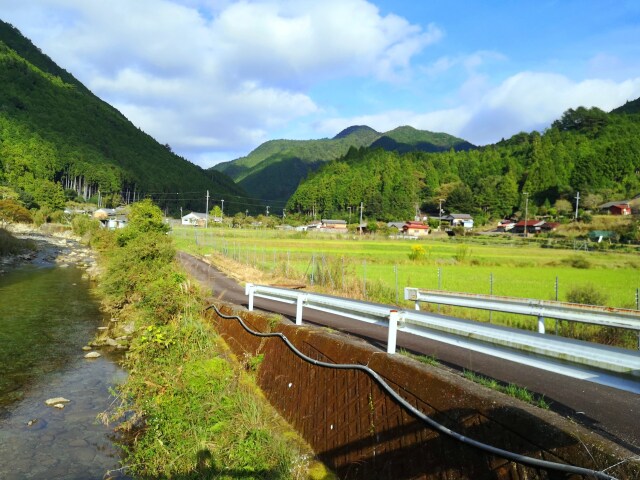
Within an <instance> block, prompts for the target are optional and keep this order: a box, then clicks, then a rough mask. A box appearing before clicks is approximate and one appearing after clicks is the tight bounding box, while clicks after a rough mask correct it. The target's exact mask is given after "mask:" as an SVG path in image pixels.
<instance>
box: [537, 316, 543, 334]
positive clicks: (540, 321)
mask: <svg viewBox="0 0 640 480" xmlns="http://www.w3.org/2000/svg"><path fill="white" fill-rule="evenodd" d="M538 333H542V334H544V317H543V316H539V317H538Z"/></svg>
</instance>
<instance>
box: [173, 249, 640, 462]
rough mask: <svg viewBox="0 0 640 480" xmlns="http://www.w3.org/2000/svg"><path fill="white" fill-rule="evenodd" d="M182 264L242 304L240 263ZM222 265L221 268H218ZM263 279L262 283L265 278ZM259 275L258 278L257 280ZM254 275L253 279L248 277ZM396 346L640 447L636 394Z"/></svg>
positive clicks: (376, 333)
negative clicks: (538, 399)
mask: <svg viewBox="0 0 640 480" xmlns="http://www.w3.org/2000/svg"><path fill="white" fill-rule="evenodd" d="M178 259H179V260H180V262H181V263H182V265H183V267H184V268H185V269H186V270H187V271H188V272H189V273H190V274H191V275H192V276H193V277H194V278H196V279H197V280H199V281H200V282H202V283H203V284H204V285H206V286H207V287H208V288H209V289H210V291H211V295H212V296H213V297H215V298H217V299H219V300H222V301H227V302H231V303H235V304H237V305H242V306H246V304H247V297H246V295H245V294H244V289H243V287H242V286H241V285H239V284H238V283H237V282H236V281H234V278H233V277H235V278H236V279H237V278H242V279H243V280H245V281H251V274H252V271H253V269H251V267H246V266H244V265H242V269H241V270H240V271H237V272H235V274H234V275H233V277H232V278H230V277H231V275H229V273H228V272H227V269H230V268H232V266H233V265H232V264H231V263H230V261H229V260H226V259H222V260H225V261H226V263H221V267H220V270H218V268H219V266H218V260H220V258H219V256H216V257H215V265H212V262H213V261H214V259H213V258H212V257H206V258H197V257H194V256H191V255H188V254H186V253H184V252H179V253H178ZM221 270H222V271H221ZM262 280H265V281H266V282H267V283H268V282H269V280H267V279H262ZM262 280H261V281H262ZM254 281H255V280H254ZM255 307H256V308H258V309H261V310H264V311H268V312H275V313H279V314H282V315H284V316H285V317H287V318H289V319H292V318H295V305H293V306H290V305H284V304H282V303H279V302H273V301H269V300H264V299H256V300H255ZM303 320H304V322H305V323H309V324H315V325H318V326H324V327H329V328H332V329H336V330H339V331H342V332H346V333H350V334H352V335H356V336H358V337H360V338H363V339H365V340H367V341H369V342H370V343H372V344H373V345H375V346H378V347H379V348H381V349H384V345H385V344H386V332H385V331H384V329H382V328H381V327H375V326H370V325H368V324H366V325H361V324H359V323H358V322H352V321H350V320H348V319H345V318H343V317H338V316H335V315H330V314H326V313H322V312H316V311H310V310H305V312H304V317H303ZM398 347H399V348H404V349H406V350H408V351H409V352H412V353H416V354H419V355H424V356H428V357H432V358H435V359H437V361H438V362H439V363H440V364H441V365H443V366H445V367H447V368H451V369H453V370H455V371H458V372H460V373H461V374H462V372H464V371H465V370H469V371H472V372H476V373H479V374H481V375H484V376H488V377H490V378H494V379H496V380H498V381H499V382H502V383H504V384H509V383H513V384H516V385H519V386H522V387H526V388H527V389H528V390H529V391H531V392H533V393H535V394H537V395H540V396H543V397H544V399H545V401H547V402H548V403H549V404H550V410H552V411H554V412H556V413H558V414H560V415H562V416H563V417H566V418H568V419H570V420H571V421H574V422H576V423H578V424H581V425H583V426H585V427H586V428H589V429H590V430H592V431H594V432H596V433H598V434H600V435H602V436H604V437H606V438H608V439H610V440H612V441H614V442H615V443H617V444H619V445H621V446H623V447H624V448H627V449H628V450H630V451H632V452H634V453H636V454H637V453H640V431H639V430H638V429H637V427H636V425H635V423H633V422H629V418H635V416H637V414H638V395H636V394H633V393H629V392H624V391H620V390H616V389H613V388H609V387H605V386H602V385H598V384H595V383H590V382H585V381H581V380H576V379H573V378H568V377H565V376H562V375H559V374H555V373H553V372H547V371H543V370H539V369H536V368H532V367H526V366H523V365H521V364H516V363H513V362H509V361H506V360H503V359H500V358H496V357H490V356H487V355H483V354H480V353H476V352H471V351H468V350H465V349H463V348H457V347H452V346H450V345H445V344H441V343H439V342H436V341H432V340H427V339H423V338H416V337H414V336H412V335H407V334H403V333H400V334H399V335H398Z"/></svg>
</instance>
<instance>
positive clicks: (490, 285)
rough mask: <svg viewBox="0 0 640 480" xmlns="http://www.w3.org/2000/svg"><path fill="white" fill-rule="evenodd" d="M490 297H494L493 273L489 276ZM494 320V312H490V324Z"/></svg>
mask: <svg viewBox="0 0 640 480" xmlns="http://www.w3.org/2000/svg"><path fill="white" fill-rule="evenodd" d="M489 295H491V296H493V272H491V273H490V274H489ZM492 318H493V310H489V323H491V320H492Z"/></svg>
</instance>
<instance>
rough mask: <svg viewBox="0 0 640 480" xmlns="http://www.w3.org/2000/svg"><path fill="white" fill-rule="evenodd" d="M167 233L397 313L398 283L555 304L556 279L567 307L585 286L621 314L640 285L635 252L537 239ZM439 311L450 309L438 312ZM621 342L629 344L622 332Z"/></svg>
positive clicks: (528, 322)
mask: <svg viewBox="0 0 640 480" xmlns="http://www.w3.org/2000/svg"><path fill="white" fill-rule="evenodd" d="M172 233H173V235H174V237H175V240H176V243H177V245H178V248H180V249H183V250H185V251H189V252H192V253H198V254H201V255H202V254H212V253H215V252H217V253H221V254H223V255H225V256H226V257H228V258H231V259H233V260H235V261H236V262H238V263H239V264H240V265H242V264H245V265H250V266H252V267H255V268H257V269H259V270H262V271H264V272H269V273H272V274H273V276H274V277H278V278H281V279H283V278H286V279H287V280H289V281H291V282H297V283H301V284H305V285H310V284H312V283H313V284H314V285H315V286H317V287H319V289H322V288H323V287H324V290H325V291H329V292H332V293H336V294H343V295H346V296H351V297H354V298H366V299H368V300H372V301H380V302H385V303H391V304H397V305H399V306H401V307H405V308H407V307H411V306H412V305H411V304H410V303H407V302H405V301H404V300H403V292H404V287H417V288H423V289H442V290H447V291H456V292H468V293H480V294H489V293H492V294H493V295H500V296H510V297H527V298H535V299H543V300H555V299H556V279H557V285H558V300H560V301H567V295H568V292H569V291H570V290H571V289H573V288H576V287H584V286H588V285H589V286H593V287H594V288H595V289H596V290H597V292H598V293H600V294H601V296H602V297H603V298H604V299H605V301H604V302H603V303H605V304H606V305H607V306H610V307H620V308H637V304H636V301H637V300H636V295H637V291H638V288H639V287H640V256H639V255H638V254H637V253H620V252H615V251H584V250H581V251H574V250H568V249H557V248H542V245H544V244H540V243H539V242H529V243H527V242H523V241H522V239H520V238H515V239H514V238H512V237H511V238H510V239H509V240H505V239H496V240H493V239H478V238H473V239H466V240H464V241H460V240H457V239H451V238H441V239H435V238H426V239H423V240H400V239H397V240H392V239H386V238H370V237H368V236H363V237H360V236H347V235H343V236H339V235H338V236H333V235H330V234H324V233H309V234H307V233H303V232H279V231H273V230H246V229H245V230H241V229H222V228H211V229H208V230H203V229H193V228H176V229H174V231H173V232H172ZM417 245H419V246H421V247H422V250H423V253H422V255H421V258H419V259H417V260H411V259H410V254H411V252H412V247H413V246H417ZM396 276H397V282H396ZM435 308H436V307H431V310H435ZM442 311H443V312H447V313H449V312H452V310H451V309H448V308H444V307H443V310H442ZM455 313H456V314H460V312H459V311H458V310H456V311H455ZM461 316H464V317H466V318H473V319H475V320H480V321H488V320H489V317H490V316H489V313H488V312H477V311H475V312H464V313H463V314H462V315H461ZM491 321H493V322H496V323H504V324H508V325H512V326H517V327H519V328H526V329H533V328H535V320H534V319H530V318H529V319H527V318H517V317H506V316H504V315H501V314H497V313H494V314H492V315H491ZM583 327H584V328H586V329H587V330H589V327H588V326H583ZM548 328H549V329H551V330H553V329H554V328H555V322H554V321H552V320H549V321H548ZM567 328H568V327H567V326H566V325H565V327H564V329H565V330H566V329H567ZM571 329H572V330H575V328H574V327H571ZM627 336H629V338H630V340H629V341H630V342H632V343H634V342H635V339H634V338H632V337H633V336H632V335H631V334H629V335H627ZM605 341H608V340H606V339H605ZM616 343H617V342H616ZM623 343H627V341H625V342H623Z"/></svg>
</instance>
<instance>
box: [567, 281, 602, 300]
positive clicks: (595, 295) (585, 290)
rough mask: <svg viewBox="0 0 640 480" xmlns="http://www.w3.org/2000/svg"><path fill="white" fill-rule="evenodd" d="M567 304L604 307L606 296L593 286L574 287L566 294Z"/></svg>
mask: <svg viewBox="0 0 640 480" xmlns="http://www.w3.org/2000/svg"><path fill="white" fill-rule="evenodd" d="M567 302H570V303H581V304H583V305H606V303H607V296H606V295H605V294H604V293H602V292H601V291H600V290H599V289H598V288H597V287H596V286H595V285H593V284H591V283H589V284H586V285H576V286H574V287H573V288H571V290H569V291H568V292H567Z"/></svg>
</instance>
